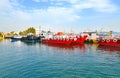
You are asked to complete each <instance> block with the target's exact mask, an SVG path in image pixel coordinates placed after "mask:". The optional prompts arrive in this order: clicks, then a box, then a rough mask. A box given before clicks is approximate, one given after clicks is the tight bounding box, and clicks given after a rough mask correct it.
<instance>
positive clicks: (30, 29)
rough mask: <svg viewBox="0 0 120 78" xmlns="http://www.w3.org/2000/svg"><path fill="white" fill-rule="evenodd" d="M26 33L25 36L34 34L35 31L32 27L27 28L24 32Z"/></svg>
mask: <svg viewBox="0 0 120 78" xmlns="http://www.w3.org/2000/svg"><path fill="white" fill-rule="evenodd" d="M26 32H27V34H28V33H33V34H36V30H35V28H33V27H30V28H28V29H27V30H26Z"/></svg>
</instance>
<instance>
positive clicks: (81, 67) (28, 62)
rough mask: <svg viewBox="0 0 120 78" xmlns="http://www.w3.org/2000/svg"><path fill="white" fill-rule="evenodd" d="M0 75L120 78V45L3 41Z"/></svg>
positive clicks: (0, 44) (11, 77)
mask: <svg viewBox="0 0 120 78" xmlns="http://www.w3.org/2000/svg"><path fill="white" fill-rule="evenodd" d="M0 78H120V48H113V47H112V48H111V47H104V46H98V45H97V44H79V45H57V44H49V45H48V44H42V43H25V42H21V41H15V42H11V41H10V40H4V41H0Z"/></svg>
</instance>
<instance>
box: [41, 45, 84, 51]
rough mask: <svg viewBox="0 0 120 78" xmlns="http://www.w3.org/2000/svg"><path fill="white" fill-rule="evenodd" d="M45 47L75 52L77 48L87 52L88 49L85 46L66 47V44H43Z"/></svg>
mask: <svg viewBox="0 0 120 78" xmlns="http://www.w3.org/2000/svg"><path fill="white" fill-rule="evenodd" d="M43 45H46V46H48V47H54V48H57V49H64V50H74V49H75V48H78V49H82V50H85V49H86V47H85V45H84V44H76V45H75V44H74V45H73V44H72V45H64V44H43Z"/></svg>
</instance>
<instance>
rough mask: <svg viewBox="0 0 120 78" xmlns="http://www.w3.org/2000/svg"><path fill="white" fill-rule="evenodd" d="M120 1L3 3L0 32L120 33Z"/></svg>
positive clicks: (19, 0)
mask: <svg viewBox="0 0 120 78" xmlns="http://www.w3.org/2000/svg"><path fill="white" fill-rule="evenodd" d="M119 21H120V1H119V0H1V1H0V31H2V32H9V31H20V30H24V29H26V28H28V27H31V26H33V27H35V28H39V26H41V27H42V29H44V30H49V29H50V30H51V31H66V32H69V31H71V30H72V31H74V32H83V31H87V30H89V31H95V30H98V31H99V30H100V29H101V28H102V29H103V31H110V30H113V31H118V32H119V31H120V22H119Z"/></svg>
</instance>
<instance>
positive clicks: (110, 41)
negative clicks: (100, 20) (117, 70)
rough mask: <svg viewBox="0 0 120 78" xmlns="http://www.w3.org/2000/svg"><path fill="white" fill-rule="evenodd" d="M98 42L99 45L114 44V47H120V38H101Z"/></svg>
mask: <svg viewBox="0 0 120 78" xmlns="http://www.w3.org/2000/svg"><path fill="white" fill-rule="evenodd" d="M98 44H99V45H105V46H112V47H120V39H118V38H114V39H99V40H98Z"/></svg>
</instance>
